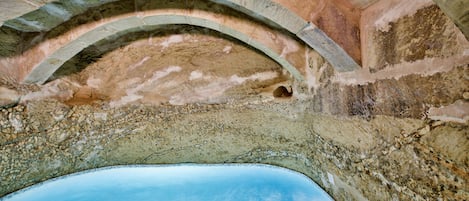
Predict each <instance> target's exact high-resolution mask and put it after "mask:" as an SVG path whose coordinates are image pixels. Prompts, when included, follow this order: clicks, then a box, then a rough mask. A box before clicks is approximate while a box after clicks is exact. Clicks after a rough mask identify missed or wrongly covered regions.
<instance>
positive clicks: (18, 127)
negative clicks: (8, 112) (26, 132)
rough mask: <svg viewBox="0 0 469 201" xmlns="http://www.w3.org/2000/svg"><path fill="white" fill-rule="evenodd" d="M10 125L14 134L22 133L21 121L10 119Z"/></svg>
mask: <svg viewBox="0 0 469 201" xmlns="http://www.w3.org/2000/svg"><path fill="white" fill-rule="evenodd" d="M10 123H11V125H12V126H13V128H15V131H16V132H21V131H23V121H22V120H21V119H16V118H10Z"/></svg>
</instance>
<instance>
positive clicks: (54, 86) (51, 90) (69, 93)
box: [21, 79, 73, 103]
mask: <svg viewBox="0 0 469 201" xmlns="http://www.w3.org/2000/svg"><path fill="white" fill-rule="evenodd" d="M61 83H62V84H65V83H64V80H61V79H57V80H54V81H52V82H49V83H47V84H45V85H43V87H42V88H41V90H40V91H36V92H31V93H28V94H26V95H24V96H23V97H22V98H21V103H24V102H27V101H30V100H41V99H45V98H49V97H57V98H59V99H62V100H67V99H70V98H72V97H73V90H71V89H69V88H71V86H70V85H69V87H67V88H68V90H61V89H60V88H59V84H61ZM68 84H70V83H68ZM72 85H73V83H72Z"/></svg>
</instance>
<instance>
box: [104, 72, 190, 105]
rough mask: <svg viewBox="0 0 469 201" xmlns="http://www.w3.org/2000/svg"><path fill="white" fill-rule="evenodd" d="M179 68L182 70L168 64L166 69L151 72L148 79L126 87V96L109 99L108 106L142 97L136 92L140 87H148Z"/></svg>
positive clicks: (122, 103)
mask: <svg viewBox="0 0 469 201" xmlns="http://www.w3.org/2000/svg"><path fill="white" fill-rule="evenodd" d="M181 70H182V68H181V67H180V66H168V67H167V68H166V69H164V70H162V71H155V72H154V73H153V76H152V77H151V78H150V79H148V80H146V81H145V82H143V83H141V84H139V85H137V86H136V87H134V88H130V89H127V90H126V91H125V92H126V94H127V95H126V96H123V97H121V98H120V99H119V100H117V101H111V102H110V103H109V105H110V107H111V108H115V107H120V106H123V105H125V104H128V103H131V102H134V101H137V100H140V99H142V98H143V96H141V95H138V94H137V93H138V92H140V91H141V90H142V89H144V88H145V87H148V86H152V85H153V84H154V83H155V82H156V81H158V80H159V79H161V78H163V77H166V76H168V75H169V74H171V73H173V72H179V71H181Z"/></svg>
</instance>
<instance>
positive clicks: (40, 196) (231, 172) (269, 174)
mask: <svg viewBox="0 0 469 201" xmlns="http://www.w3.org/2000/svg"><path fill="white" fill-rule="evenodd" d="M0 200H2V201H20V200H21V201H54V200H57V201H90V200H96V201H98V200H99V201H103V200H109V201H111V200H112V201H120V200H122V201H123V200H126V201H127V200H128V201H146V200H148V201H149V200H152V201H153V200H154V201H157V200H158V201H160V200H161V201H163V200H164V201H169V200H171V201H172V200H174V201H176V200H177V201H179V200H180V201H183V200H184V201H186V200H187V201H210V200H217V201H218V200H233V201H235V200H236V201H242V200H250V201H251V200H266V201H277V200H292V201H303V200H305V201H306V200H307V201H313V200H321V201H323V200H326V201H327V200H332V199H331V197H330V196H329V195H328V194H327V193H326V192H324V191H323V190H322V189H321V188H320V187H319V186H318V185H317V184H316V183H314V182H313V181H312V180H310V179H309V178H308V177H306V176H304V175H302V174H300V173H297V172H294V171H291V170H288V169H284V168H279V167H274V166H269V165H252V164H251V165H195V164H185V165H151V166H146V165H145V166H115V167H107V168H100V169H95V170H91V171H85V172H81V173H76V174H72V175H68V176H63V177H59V178H56V179H52V180H49V181H46V182H43V183H40V184H37V185H34V186H31V187H29V188H26V189H23V190H21V191H18V192H15V193H12V194H10V195H7V196H5V197H3V198H1V199H0Z"/></svg>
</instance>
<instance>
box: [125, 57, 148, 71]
mask: <svg viewBox="0 0 469 201" xmlns="http://www.w3.org/2000/svg"><path fill="white" fill-rule="evenodd" d="M150 58H151V57H149V56H146V57H144V58H143V59H142V60H140V61H139V62H138V63H135V64H132V65H130V66H129V70H134V69H136V68H138V67H140V66H142V65H143V64H144V63H145V62H146V61H148V60H149V59H150Z"/></svg>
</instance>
